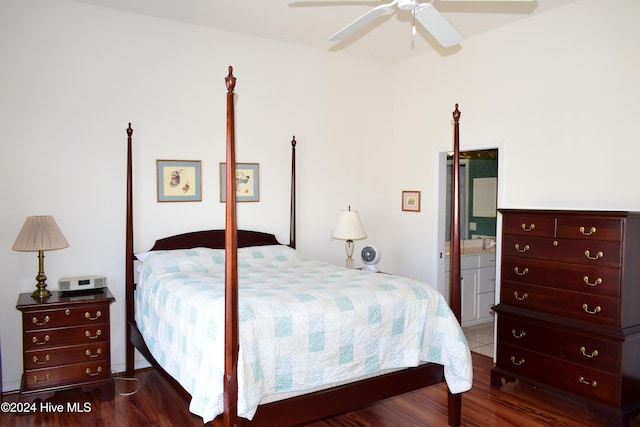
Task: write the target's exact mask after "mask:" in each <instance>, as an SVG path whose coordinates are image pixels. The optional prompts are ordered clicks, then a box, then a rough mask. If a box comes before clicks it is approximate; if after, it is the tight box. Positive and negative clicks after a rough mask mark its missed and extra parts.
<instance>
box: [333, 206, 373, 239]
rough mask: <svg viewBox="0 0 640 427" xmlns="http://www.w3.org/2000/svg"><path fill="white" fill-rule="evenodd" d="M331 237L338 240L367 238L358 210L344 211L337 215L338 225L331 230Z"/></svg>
mask: <svg viewBox="0 0 640 427" xmlns="http://www.w3.org/2000/svg"><path fill="white" fill-rule="evenodd" d="M333 238H334V239H338V240H362V239H366V238H367V232H366V231H364V226H363V225H362V221H361V220H360V215H358V211H352V210H351V208H349V210H348V211H344V212H342V213H341V214H340V216H339V217H338V225H336V229H335V230H333Z"/></svg>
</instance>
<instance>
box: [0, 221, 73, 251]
mask: <svg viewBox="0 0 640 427" xmlns="http://www.w3.org/2000/svg"><path fill="white" fill-rule="evenodd" d="M66 247H69V242H67V239H66V238H65V237H64V235H63V234H62V231H60V227H58V224H57V223H56V220H55V219H54V218H53V217H52V216H51V215H39V216H29V217H27V219H26V220H25V222H24V224H23V226H22V229H21V230H20V233H18V237H17V238H16V241H15V242H14V243H13V246H12V247H11V249H13V250H14V251H22V252H33V251H52V250H54V249H62V248H66Z"/></svg>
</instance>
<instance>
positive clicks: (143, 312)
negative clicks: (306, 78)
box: [126, 67, 472, 427]
mask: <svg viewBox="0 0 640 427" xmlns="http://www.w3.org/2000/svg"><path fill="white" fill-rule="evenodd" d="M225 81H226V86H227V142H226V144H227V154H226V164H227V165H228V167H227V168H226V174H227V175H226V189H225V191H226V208H225V210H226V214H225V221H226V223H225V229H224V230H209V231H201V232H193V233H186V234H182V235H178V236H172V237H168V238H164V239H161V240H158V241H156V243H155V245H154V247H153V248H152V249H151V251H149V252H147V253H145V254H144V255H145V256H143V254H134V250H133V197H132V194H133V189H132V158H131V152H132V149H131V146H132V134H133V129H132V128H131V124H129V128H128V129H127V135H128V150H127V151H128V159H127V226H126V314H127V355H126V364H127V367H126V370H127V374H128V375H130V376H131V375H133V374H134V349H135V348H137V349H138V350H139V351H140V352H141V354H143V355H144V356H145V357H146V358H147V359H148V360H149V361H150V362H151V363H152V364H153V365H154V366H155V367H156V368H158V370H159V371H160V372H162V373H163V374H165V376H166V377H167V378H168V379H169V380H170V381H171V382H172V383H173V384H174V385H175V386H176V387H177V388H178V389H179V390H181V391H182V392H183V393H185V394H186V395H190V397H191V403H190V410H191V411H192V412H194V413H196V414H197V415H200V416H201V417H202V418H203V421H205V422H209V421H211V423H212V424H213V425H215V426H225V427H230V426H270V427H271V426H289V425H295V424H302V423H306V422H310V421H313V420H317V419H320V418H323V417H327V416H331V415H336V414H339V413H343V412H347V411H350V410H354V409H358V408H361V407H363V406H365V405H367V404H370V403H372V402H375V401H378V400H382V399H385V398H388V397H392V396H396V395H399V394H401V393H406V392H409V391H413V390H416V389H418V388H422V387H426V386H429V385H432V384H437V383H441V382H443V381H446V382H447V385H448V421H449V424H450V425H452V426H458V425H459V424H460V415H461V394H460V393H462V392H463V391H466V390H468V389H469V388H470V387H471V382H472V367H471V357H470V352H469V348H468V346H467V343H466V340H465V338H464V335H463V334H462V330H461V328H460V325H459V319H460V245H459V241H460V239H459V236H460V234H459V207H458V200H459V195H458V194H459V193H458V182H459V179H458V171H459V167H458V166H456V164H455V162H456V161H457V159H458V151H459V149H458V144H459V143H458V138H459V137H458V120H459V117H460V112H459V111H458V108H457V105H456V109H455V111H454V114H453V116H454V129H455V132H454V134H455V135H454V150H455V155H454V168H453V170H454V177H453V194H452V200H453V201H454V202H453V203H454V206H453V209H452V212H453V213H452V247H451V250H452V270H451V271H452V274H451V281H452V283H451V287H450V289H451V290H450V292H451V294H450V308H449V307H448V306H447V304H446V302H445V301H444V299H443V298H442V296H441V295H440V294H438V293H437V292H436V291H435V290H433V288H431V287H430V286H429V285H425V284H422V283H419V282H415V281H412V280H409V279H404V278H401V277H399V276H393V275H386V274H376V273H369V272H364V271H359V270H349V269H344V268H341V267H337V266H331V265H329V264H325V263H320V262H318V261H314V260H310V259H308V258H305V257H303V256H301V255H300V254H298V253H297V252H296V251H295V148H296V141H295V138H294V139H293V140H292V142H291V144H292V163H291V171H292V173H291V174H292V182H291V217H290V241H289V244H288V245H282V244H280V243H279V242H278V241H277V240H276V238H275V237H274V236H273V235H271V234H267V233H260V232H255V231H246V230H238V229H237V226H236V194H235V164H236V161H235V137H234V134H235V129H234V126H235V125H234V121H235V120H234V88H235V81H236V80H235V77H233V74H232V67H229V74H228V76H227V77H226V79H225ZM136 257H137V259H138V260H139V261H141V268H140V273H139V277H138V280H137V283H136V278H135V277H136V274H135V272H134V259H135V258H136ZM360 314H362V316H361V315H360ZM360 317H363V318H364V319H363V324H360V323H357V322H359V321H360V319H359V318H360ZM301 331H303V332H301ZM222 347H223V348H224V350H222ZM209 362H212V363H209ZM325 365H326V366H325ZM352 375H355V377H353V376H352Z"/></svg>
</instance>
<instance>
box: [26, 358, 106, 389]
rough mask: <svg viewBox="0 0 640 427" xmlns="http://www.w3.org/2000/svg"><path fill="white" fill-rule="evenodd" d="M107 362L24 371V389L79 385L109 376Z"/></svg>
mask: <svg viewBox="0 0 640 427" xmlns="http://www.w3.org/2000/svg"><path fill="white" fill-rule="evenodd" d="M110 376H111V372H110V371H109V362H108V361H106V360H102V361H95V362H88V363H77V364H75V365H66V366H60V367H54V368H43V369H32V370H25V372H24V385H25V388H26V390H36V389H41V388H48V387H54V386H59V385H61V384H73V385H81V384H82V383H87V382H92V381H100V380H105V379H108V378H110Z"/></svg>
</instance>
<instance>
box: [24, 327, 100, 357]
mask: <svg viewBox="0 0 640 427" xmlns="http://www.w3.org/2000/svg"><path fill="white" fill-rule="evenodd" d="M93 342H109V324H108V323H98V324H96V325H93V324H92V325H86V326H75V327H69V328H62V329H43V330H40V331H29V332H25V333H24V350H25V351H28V350H36V349H42V348H53V347H61V346H66V345H74V344H89V343H93Z"/></svg>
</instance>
